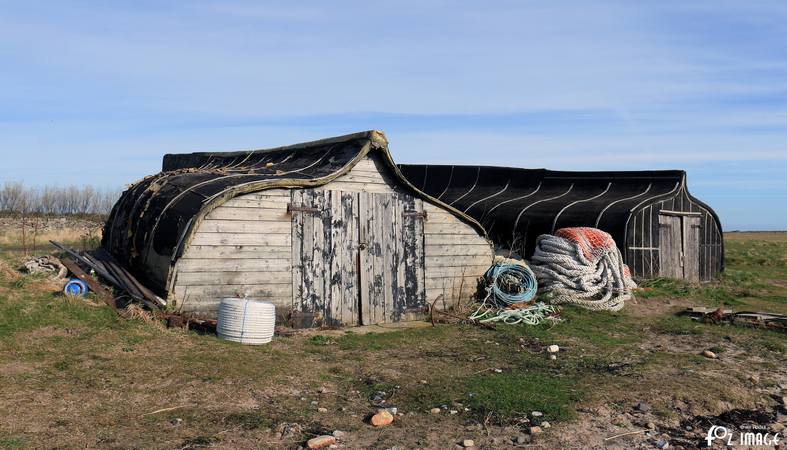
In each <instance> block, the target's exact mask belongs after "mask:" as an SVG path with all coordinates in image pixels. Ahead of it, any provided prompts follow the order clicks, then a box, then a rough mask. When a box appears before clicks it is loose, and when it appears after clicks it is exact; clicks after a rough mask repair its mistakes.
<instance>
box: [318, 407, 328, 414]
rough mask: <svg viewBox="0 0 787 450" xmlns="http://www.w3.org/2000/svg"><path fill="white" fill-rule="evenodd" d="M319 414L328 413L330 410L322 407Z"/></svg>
mask: <svg viewBox="0 0 787 450" xmlns="http://www.w3.org/2000/svg"><path fill="white" fill-rule="evenodd" d="M317 412H321V413H327V412H328V408H322V407H320V408H317Z"/></svg>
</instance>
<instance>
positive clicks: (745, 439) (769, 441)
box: [705, 425, 782, 447]
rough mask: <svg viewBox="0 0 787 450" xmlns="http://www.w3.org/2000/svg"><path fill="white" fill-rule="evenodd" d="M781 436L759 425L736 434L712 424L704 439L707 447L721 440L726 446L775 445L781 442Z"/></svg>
mask: <svg viewBox="0 0 787 450" xmlns="http://www.w3.org/2000/svg"><path fill="white" fill-rule="evenodd" d="M781 439H782V436H779V433H771V432H770V431H768V430H767V429H759V427H756V426H754V427H751V428H750V429H749V430H744V431H740V432H739V433H738V435H737V436H735V433H733V432H731V431H730V430H728V429H727V428H725V427H722V426H717V425H713V426H711V427H710V428H709V429H708V435H707V436H705V441H706V442H707V443H708V447H710V446H711V444H713V442H714V441H716V440H719V441H722V442H723V443H724V444H725V445H727V446H728V447H733V446H736V445H749V446H752V445H768V446H771V445H772V446H777V445H779V442H781Z"/></svg>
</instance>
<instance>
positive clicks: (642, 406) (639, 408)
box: [634, 402, 651, 412]
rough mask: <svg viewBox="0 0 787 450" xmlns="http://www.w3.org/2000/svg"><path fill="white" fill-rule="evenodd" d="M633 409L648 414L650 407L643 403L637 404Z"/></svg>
mask: <svg viewBox="0 0 787 450" xmlns="http://www.w3.org/2000/svg"><path fill="white" fill-rule="evenodd" d="M634 408H636V409H637V411H639V412H648V411H650V409H651V407H650V405H649V404H647V403H645V402H639V403H637V405H636V406H635V407H634Z"/></svg>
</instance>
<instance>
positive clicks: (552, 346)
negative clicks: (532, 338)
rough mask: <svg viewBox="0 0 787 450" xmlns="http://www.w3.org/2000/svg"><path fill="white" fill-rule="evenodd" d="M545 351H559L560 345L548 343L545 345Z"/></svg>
mask: <svg viewBox="0 0 787 450" xmlns="http://www.w3.org/2000/svg"><path fill="white" fill-rule="evenodd" d="M547 351H548V352H549V353H557V352H559V351H560V347H558V346H557V345H555V344H552V345H550V346H549V347H547Z"/></svg>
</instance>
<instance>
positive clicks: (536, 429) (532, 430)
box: [530, 426, 542, 434]
mask: <svg viewBox="0 0 787 450" xmlns="http://www.w3.org/2000/svg"><path fill="white" fill-rule="evenodd" d="M541 431H542V430H541V427H539V426H535V427H530V434H538V433H540V432H541Z"/></svg>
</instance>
